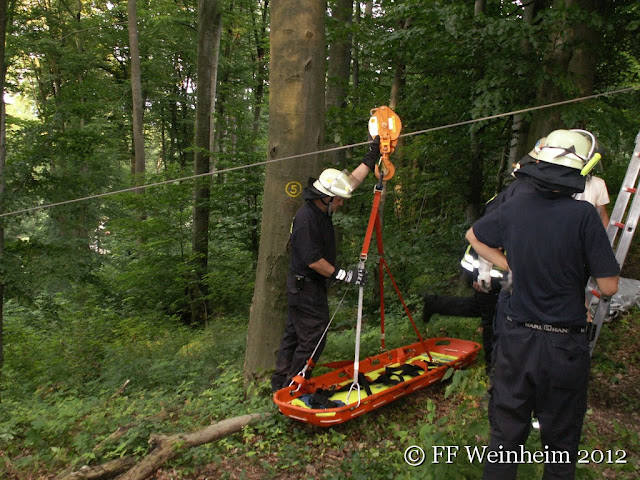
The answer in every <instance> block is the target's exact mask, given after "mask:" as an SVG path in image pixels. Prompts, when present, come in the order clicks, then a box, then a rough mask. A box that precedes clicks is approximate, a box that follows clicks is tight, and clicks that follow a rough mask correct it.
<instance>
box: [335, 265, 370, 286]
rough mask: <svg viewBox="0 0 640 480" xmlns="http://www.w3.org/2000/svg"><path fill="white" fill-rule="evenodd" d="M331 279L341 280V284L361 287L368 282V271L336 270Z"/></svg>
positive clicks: (359, 269) (355, 269) (356, 269)
mask: <svg viewBox="0 0 640 480" xmlns="http://www.w3.org/2000/svg"><path fill="white" fill-rule="evenodd" d="M331 278H333V279H335V280H340V281H341V282H345V283H351V284H353V285H361V286H364V284H365V283H366V282H367V271H366V270H365V269H364V268H359V267H358V268H354V269H352V270H343V269H342V268H336V271H335V272H333V275H332V276H331Z"/></svg>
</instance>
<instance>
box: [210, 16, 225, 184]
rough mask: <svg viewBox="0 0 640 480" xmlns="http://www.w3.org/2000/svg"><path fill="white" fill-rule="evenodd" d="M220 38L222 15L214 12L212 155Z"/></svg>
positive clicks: (211, 149)
mask: <svg viewBox="0 0 640 480" xmlns="http://www.w3.org/2000/svg"><path fill="white" fill-rule="evenodd" d="M221 38H222V14H221V13H220V12H216V15H215V19H214V28H213V47H212V49H211V106H210V107H209V108H210V109H211V111H210V112H209V115H210V121H211V123H210V128H209V152H211V154H213V152H215V151H216V141H215V139H216V136H215V135H214V132H215V120H214V119H215V113H216V94H217V91H218V63H219V60H220V39H221ZM212 163H213V164H212V165H211V169H212V171H213V170H214V169H215V160H212Z"/></svg>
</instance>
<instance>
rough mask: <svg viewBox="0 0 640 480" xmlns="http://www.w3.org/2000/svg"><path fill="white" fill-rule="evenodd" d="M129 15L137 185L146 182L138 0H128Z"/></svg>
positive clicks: (138, 191)
mask: <svg viewBox="0 0 640 480" xmlns="http://www.w3.org/2000/svg"><path fill="white" fill-rule="evenodd" d="M127 7H128V8H127V10H128V17H129V51H130V54H131V100H132V103H133V153H134V165H133V167H134V168H133V174H134V182H135V185H142V184H143V183H144V171H145V156H144V133H143V126H142V109H143V104H142V81H141V76H142V73H141V70H140V49H139V47H138V14H137V11H136V0H128V4H127ZM143 192H144V190H143V189H141V188H140V189H136V193H143Z"/></svg>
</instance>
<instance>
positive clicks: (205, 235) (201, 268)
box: [189, 0, 216, 323]
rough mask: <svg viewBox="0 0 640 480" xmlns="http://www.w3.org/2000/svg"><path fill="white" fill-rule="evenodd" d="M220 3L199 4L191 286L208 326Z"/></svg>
mask: <svg viewBox="0 0 640 480" xmlns="http://www.w3.org/2000/svg"><path fill="white" fill-rule="evenodd" d="M215 11H216V0H199V1H198V65H197V80H198V86H197V92H196V93H197V98H196V128H195V154H194V173H195V174H196V175H204V176H203V177H200V178H197V179H196V180H195V186H194V190H193V266H194V273H195V278H193V279H192V282H191V284H190V285H189V300H190V304H191V323H205V322H206V321H207V318H208V316H209V313H210V308H209V304H210V302H209V283H208V280H207V273H208V266H209V212H210V206H209V200H210V195H211V177H210V176H209V175H206V174H208V173H209V168H210V151H209V141H210V131H211V78H212V72H213V55H212V51H213V48H214V40H215V24H216V22H215Z"/></svg>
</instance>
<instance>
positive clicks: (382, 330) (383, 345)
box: [378, 257, 387, 350]
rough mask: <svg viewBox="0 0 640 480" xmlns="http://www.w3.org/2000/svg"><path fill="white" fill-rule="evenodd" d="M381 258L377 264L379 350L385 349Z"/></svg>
mask: <svg viewBox="0 0 640 480" xmlns="http://www.w3.org/2000/svg"><path fill="white" fill-rule="evenodd" d="M383 261H384V260H383V258H382V257H380V263H379V264H378V280H379V282H380V350H385V349H386V348H387V346H386V342H385V335H384V271H383V270H382V262H383Z"/></svg>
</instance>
